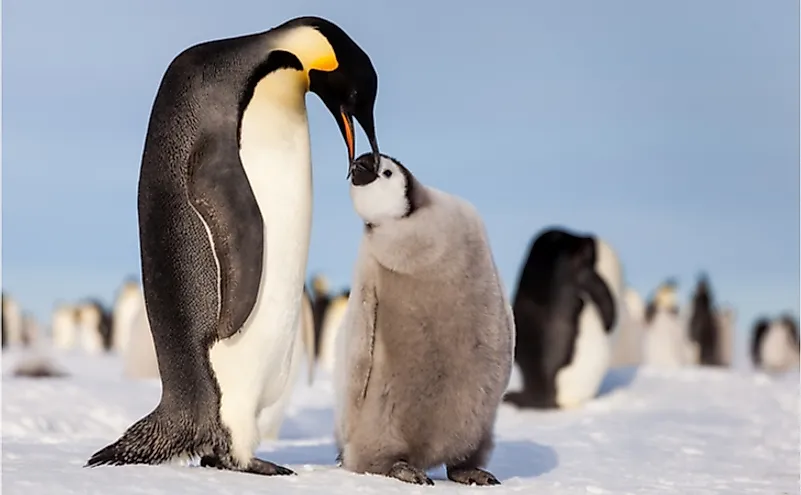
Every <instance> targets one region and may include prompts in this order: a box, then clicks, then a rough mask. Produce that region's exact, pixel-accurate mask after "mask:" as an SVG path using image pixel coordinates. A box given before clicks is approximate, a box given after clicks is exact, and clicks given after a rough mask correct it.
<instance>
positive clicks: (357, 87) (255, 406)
mask: <svg viewBox="0 0 801 495" xmlns="http://www.w3.org/2000/svg"><path fill="white" fill-rule="evenodd" d="M309 92H312V93H314V94H316V95H317V96H319V97H320V100H321V101H322V102H323V104H324V105H325V107H326V108H327V109H328V110H329V112H330V113H331V114H332V116H333V117H334V118H335V121H336V122H337V125H338V126H339V129H340V132H341V134H342V136H343V138H344V140H345V143H346V146H347V158H348V162H349V163H350V161H352V160H353V158H354V156H355V132H354V130H355V127H354V123H353V122H354V119H355V120H356V121H357V122H358V123H359V124H361V127H362V129H363V130H364V133H365V134H366V136H367V138H368V141H369V143H370V148H371V149H372V151H373V153H375V154H377V153H378V152H379V150H378V142H377V138H376V132H375V125H374V112H373V109H374V106H375V101H376V96H377V93H378V75H377V74H376V71H375V68H374V67H373V64H372V62H371V60H370V57H369V56H368V55H367V54H366V53H365V52H364V50H362V49H361V48H360V47H359V46H358V45H357V44H356V42H355V41H354V40H353V39H351V38H350V36H348V34H347V33H345V32H344V31H343V30H342V29H341V28H340V27H338V26H337V25H335V24H333V23H331V22H330V21H327V20H325V19H322V18H319V17H311V16H309V17H299V18H295V19H292V20H289V21H287V22H285V23H283V24H281V25H280V26H276V27H274V28H272V29H270V30H267V31H263V32H260V33H254V34H249V35H244V36H237V37H232V38H226V39H217V40H213V41H207V42H202V43H199V44H196V45H194V46H192V47H190V48H188V49H186V50H184V51H183V52H182V53H180V54H179V55H178V56H176V57H175V58H174V59H173V60H172V62H171V63H170V65H169V67H168V68H167V70H166V71H165V73H164V75H163V77H162V80H161V83H160V86H159V90H158V92H157V94H156V97H155V100H154V103H153V107H152V110H151V114H150V122H149V125H148V129H147V135H146V137H145V144H144V152H143V154H142V160H141V166H140V168H139V186H138V218H139V246H140V254H141V262H142V263H141V267H142V285H143V291H144V294H145V301H146V303H147V314H148V322H149V324H150V327H151V331H152V334H153V340H154V342H155V345H156V354H157V356H158V362H159V373H160V375H161V384H162V395H161V400H160V401H159V404H158V406H156V408H155V409H154V410H153V411H152V412H151V413H149V414H148V415H147V416H145V417H144V418H142V419H140V420H138V421H137V422H136V423H134V424H133V425H131V426H130V427H129V428H128V429H127V430H126V431H125V433H123V435H122V437H121V438H119V439H118V440H117V441H115V442H114V443H112V444H110V445H108V446H106V447H104V448H103V449H101V450H100V451H98V452H96V453H94V454H93V455H92V456H91V458H90V459H89V460H88V461H87V463H86V466H90V467H91V466H99V465H104V464H110V465H120V464H161V463H165V462H170V461H172V460H175V459H179V458H182V457H186V456H199V457H200V464H201V466H204V467H211V468H217V469H225V470H231V471H238V472H247V473H251V474H259V475H266V476H270V475H288V474H292V471H291V470H290V469H287V468H285V467H283V466H279V465H276V464H274V463H272V462H269V461H266V460H262V459H259V458H258V457H256V456H255V455H254V453H255V450H256V447H257V446H258V444H259V440H260V436H261V432H260V431H259V415H260V413H261V411H262V410H264V409H265V408H269V407H272V406H273V405H274V404H275V403H276V402H277V401H279V399H280V398H281V397H282V396H283V393H284V392H285V389H286V387H291V386H292V384H291V383H289V380H288V377H289V375H290V369H291V368H292V366H293V362H292V359H293V356H296V355H297V354H296V353H295V351H294V347H293V346H294V345H295V343H296V342H298V341H299V338H298V326H299V325H298V320H299V319H301V311H302V310H301V307H302V299H303V282H304V279H305V278H306V265H307V261H308V250H309V238H310V235H311V215H312V192H313V191H312V154H311V146H310V137H309V121H308V113H307V111H306V101H307V99H306V95H307V93H309Z"/></svg>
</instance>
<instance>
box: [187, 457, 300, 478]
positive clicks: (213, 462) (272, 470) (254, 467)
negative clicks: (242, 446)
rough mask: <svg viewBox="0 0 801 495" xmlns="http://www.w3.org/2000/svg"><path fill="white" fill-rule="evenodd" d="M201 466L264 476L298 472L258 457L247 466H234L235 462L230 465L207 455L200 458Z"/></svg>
mask: <svg viewBox="0 0 801 495" xmlns="http://www.w3.org/2000/svg"><path fill="white" fill-rule="evenodd" d="M200 466H201V467H210V468H217V469H227V470H229V471H239V472H241V473H250V474H260V475H262V476H287V475H292V474H296V473H295V472H294V471H292V470H291V469H289V468H285V467H283V466H279V465H278V464H274V463H272V462H270V461H263V460H261V459H258V458H256V457H254V458H253V459H251V460H250V463H249V464H248V465H247V467H244V468H240V467H237V466H234V465H233V464H230V465H229V464H228V463H225V462H223V461H221V460H220V458H219V457H216V456H210V455H207V456H203V457H201V458H200Z"/></svg>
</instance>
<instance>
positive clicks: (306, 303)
mask: <svg viewBox="0 0 801 495" xmlns="http://www.w3.org/2000/svg"><path fill="white" fill-rule="evenodd" d="M298 325H300V330H299V331H300V333H301V337H302V341H303V349H304V351H305V354H306V370H307V374H308V383H309V385H311V384H312V382H313V381H314V368H315V365H316V364H317V342H316V340H315V335H314V305H313V303H312V299H311V294H309V290H308V288H307V287H306V284H304V285H303V298H302V299H301V302H300V321H299V323H298Z"/></svg>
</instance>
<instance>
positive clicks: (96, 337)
mask: <svg viewBox="0 0 801 495" xmlns="http://www.w3.org/2000/svg"><path fill="white" fill-rule="evenodd" d="M77 324H78V336H79V339H80V346H81V349H82V350H83V351H84V352H87V353H89V354H99V353H102V352H106V351H108V350H110V349H111V314H110V313H109V312H108V311H106V309H105V308H104V307H103V305H102V304H100V302H99V301H97V300H95V299H89V300H87V301H85V302H83V303H81V304H79V305H78V309H77Z"/></svg>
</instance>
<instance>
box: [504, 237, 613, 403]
mask: <svg viewBox="0 0 801 495" xmlns="http://www.w3.org/2000/svg"><path fill="white" fill-rule="evenodd" d="M604 246H605V243H604V242H602V241H600V240H599V239H598V238H597V237H595V236H593V235H578V234H576V233H572V232H570V231H568V230H564V229H559V228H548V229H545V230H543V231H541V232H540V233H539V234H538V235H537V236H536V237H535V238H534V240H533V242H532V243H531V247H530V248H529V253H528V257H527V259H526V260H525V263H524V265H523V269H522V271H521V273H520V276H519V279H518V285H517V291H516V294H515V296H514V303H513V304H514V305H513V308H514V314H515V327H516V329H517V344H516V346H515V362H516V363H517V365H518V367H519V368H520V373H521V375H522V378H523V389H522V390H521V391H519V392H510V393H508V394H507V395H506V397H505V399H504V400H505V401H507V402H510V403H512V404H515V405H516V406H518V407H521V408H528V407H534V408H569V407H576V406H578V405H580V404H582V403H584V402H586V401H587V400H589V399H592V398H593V397H595V395H596V394H597V393H598V390H599V388H600V386H601V382H602V380H603V378H604V376H605V375H606V372H607V371H608V368H609V364H610V359H611V342H610V338H609V334H610V333H611V332H612V331H613V330H614V326H615V323H616V321H617V319H618V314H617V313H618V311H617V308H618V307H619V304H618V301H617V299H616V297H617V294H619V292H617V291H618V290H619V285H618V286H617V287H615V285H617V284H619V282H618V281H619V280H620V275H619V273H618V271H619V265H618V264H617V263H614V262H610V260H609V259H606V257H607V256H608V254H609V253H610V252H611V250H610V249H608V247H604ZM608 280H609V281H610V282H611V283H610V282H607V281H608Z"/></svg>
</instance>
